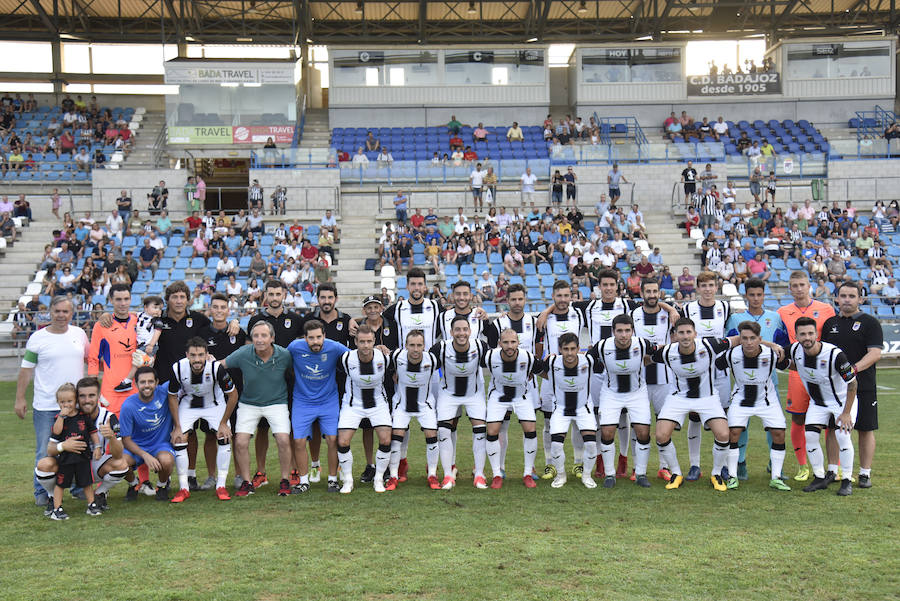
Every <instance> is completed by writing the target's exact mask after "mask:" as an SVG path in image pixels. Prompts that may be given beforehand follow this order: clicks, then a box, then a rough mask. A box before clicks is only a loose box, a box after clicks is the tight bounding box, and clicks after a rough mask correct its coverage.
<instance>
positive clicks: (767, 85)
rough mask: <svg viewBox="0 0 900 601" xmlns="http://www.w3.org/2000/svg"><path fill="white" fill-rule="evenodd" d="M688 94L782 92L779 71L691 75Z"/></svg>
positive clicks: (756, 94) (738, 94)
mask: <svg viewBox="0 0 900 601" xmlns="http://www.w3.org/2000/svg"><path fill="white" fill-rule="evenodd" d="M687 94H688V96H705V97H707V98H709V97H722V96H762V95H766V94H781V75H780V74H779V73H775V72H772V73H732V74H730V75H691V76H689V77H688V81H687Z"/></svg>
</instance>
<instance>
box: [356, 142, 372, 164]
mask: <svg viewBox="0 0 900 601" xmlns="http://www.w3.org/2000/svg"><path fill="white" fill-rule="evenodd" d="M353 166H354V167H368V166H369V157H367V156H366V153H365V152H363V147H362V146H360V147H359V148H357V149H356V154H355V155H353Z"/></svg>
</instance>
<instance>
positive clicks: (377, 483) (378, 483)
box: [372, 474, 385, 492]
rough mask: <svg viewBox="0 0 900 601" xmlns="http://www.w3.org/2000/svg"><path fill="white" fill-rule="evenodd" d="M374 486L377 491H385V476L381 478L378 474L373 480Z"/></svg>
mask: <svg viewBox="0 0 900 601" xmlns="http://www.w3.org/2000/svg"><path fill="white" fill-rule="evenodd" d="M372 487H373V488H374V489H375V492H384V491H385V488H384V478H379V477H378V475H377V474H376V475H375V479H374V480H373V481H372Z"/></svg>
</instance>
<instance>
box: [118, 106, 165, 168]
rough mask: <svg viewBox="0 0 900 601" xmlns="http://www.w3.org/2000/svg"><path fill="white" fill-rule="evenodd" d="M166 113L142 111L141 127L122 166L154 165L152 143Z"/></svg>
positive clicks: (163, 123)
mask: <svg viewBox="0 0 900 601" xmlns="http://www.w3.org/2000/svg"><path fill="white" fill-rule="evenodd" d="M165 124H166V114H165V113H163V112H155V111H147V112H146V113H144V120H143V121H141V128H140V129H139V130H138V135H137V136H135V138H134V147H133V148H132V150H131V153H130V154H129V155H128V158H126V159H125V161H124V162H123V164H122V165H123V168H125V169H127V168H129V167H134V168H138V167H141V168H147V167H156V164H155V163H154V161H153V155H154V145H155V144H156V138H157V137H158V136H159V132H160V131H161V130H162V128H163V127H165Z"/></svg>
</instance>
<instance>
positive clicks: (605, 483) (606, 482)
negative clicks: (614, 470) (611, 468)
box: [603, 476, 616, 488]
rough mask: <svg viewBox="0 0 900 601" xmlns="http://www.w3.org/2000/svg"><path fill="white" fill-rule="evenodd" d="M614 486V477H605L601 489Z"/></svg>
mask: <svg viewBox="0 0 900 601" xmlns="http://www.w3.org/2000/svg"><path fill="white" fill-rule="evenodd" d="M615 485H616V477H615V476H607V477H606V478H604V479H603V488H612V487H613V486H615Z"/></svg>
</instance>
